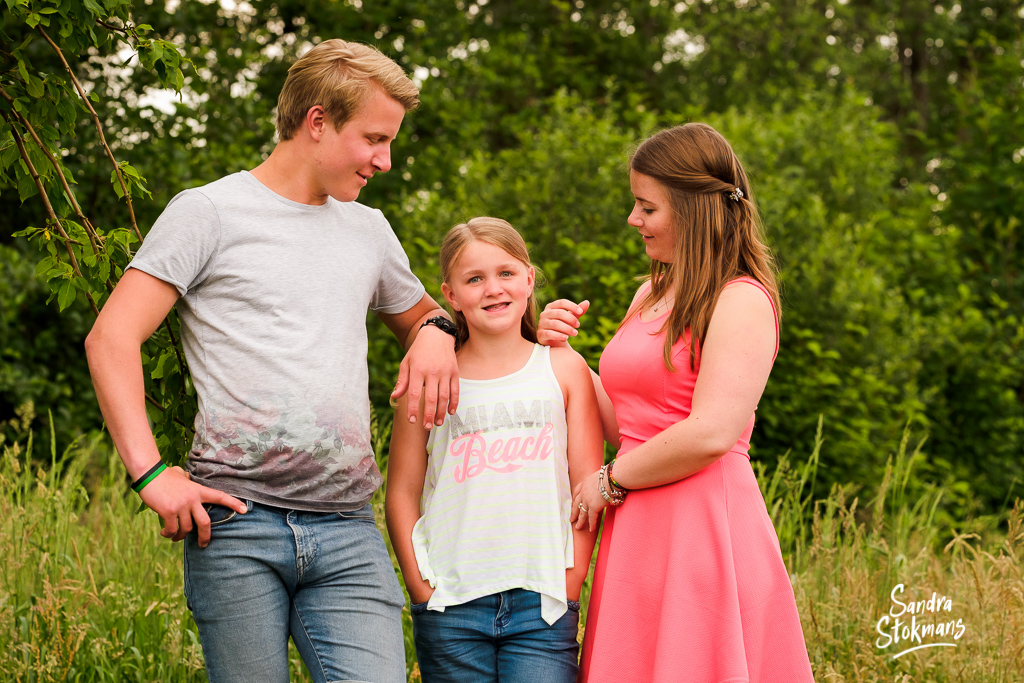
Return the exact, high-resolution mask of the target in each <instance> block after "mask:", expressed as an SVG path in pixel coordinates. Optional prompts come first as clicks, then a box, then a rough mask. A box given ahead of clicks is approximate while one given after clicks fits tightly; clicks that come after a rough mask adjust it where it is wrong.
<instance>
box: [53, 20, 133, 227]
mask: <svg viewBox="0 0 1024 683" xmlns="http://www.w3.org/2000/svg"><path fill="white" fill-rule="evenodd" d="M38 29H39V34H40V35H41V36H43V38H44V39H45V40H46V42H48V43H49V44H50V47H52V48H53V50H54V52H56V53H57V56H58V57H60V61H61V63H62V64H63V65H64V70H65V71H67V73H68V76H70V77H71V82H72V83H74V84H75V89H76V90H78V95H79V96H80V97H81V98H82V101H83V102H84V103H85V106H86V108H88V110H89V113H91V114H92V120H93V121H94V122H95V123H96V131H97V133H99V136H100V144H102V145H103V149H105V150H106V152H107V157H108V158H109V159H110V163H111V164H113V165H114V173H116V174H117V179H118V181H120V183H121V190H122V191H123V192H124V200H125V202H126V203H127V204H128V215H129V216H130V217H131V221H132V228H133V229H134V230H135V235H136V237H138V238H139V242H140V243H141V242H142V233H141V232H140V231H139V225H138V223H137V222H136V221H135V209H134V207H132V198H131V193H129V192H128V185H127V184H126V183H125V182H124V175H122V174H121V167H120V166H118V165H117V160H116V159H114V153H113V152H111V151H110V146H109V145H108V144H107V138H106V136H105V135H104V134H103V124H102V123H100V117H99V114H97V113H96V110H95V109H93V107H92V102H90V101H89V96H88V95H86V93H85V88H83V87H82V84H81V83H79V82H78V78H77V77H76V76H75V72H74V71H72V70H71V66H70V65H69V64H68V61H67V60H66V59H64V53H63V52H61V49H60V48H59V47H58V46H57V43H55V42H53V41H52V40H51V39H50V36H48V35H46V31H44V30H43V27H42V26H39V27H38Z"/></svg>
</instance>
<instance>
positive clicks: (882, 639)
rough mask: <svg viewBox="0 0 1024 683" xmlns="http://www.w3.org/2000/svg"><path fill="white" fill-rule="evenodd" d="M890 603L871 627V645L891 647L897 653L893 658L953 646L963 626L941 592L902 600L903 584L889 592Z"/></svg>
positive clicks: (958, 638) (947, 599)
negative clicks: (873, 637)
mask: <svg viewBox="0 0 1024 683" xmlns="http://www.w3.org/2000/svg"><path fill="white" fill-rule="evenodd" d="M889 600H890V601H891V602H892V606H891V607H889V613H888V614H884V615H882V618H881V619H879V620H878V624H877V625H876V626H875V630H876V631H878V636H879V637H878V639H877V640H876V641H875V647H877V648H878V649H880V650H884V649H886V648H888V647H894V648H895V649H898V650H899V652H897V653H896V654H894V655H893V656H892V658H893V659H896V658H898V657H901V656H903V655H905V654H907V653H908V652H913V651H914V650H920V649H922V648H926V647H956V646H957V641H958V640H960V639H961V638H962V637H963V635H964V633H965V632H966V631H967V627H966V626H964V620H963V619H962V618H958V619H954V618H953V614H952V612H953V601H952V600H950V599H949V598H948V597H946V596H945V595H941V594H939V593H932V595H931V597H930V598H928V599H926V600H917V601H913V602H909V601H906V600H905V599H903V584H902V583H900V584H897V585H896V586H895V587H894V588H893V589H892V592H891V593H889Z"/></svg>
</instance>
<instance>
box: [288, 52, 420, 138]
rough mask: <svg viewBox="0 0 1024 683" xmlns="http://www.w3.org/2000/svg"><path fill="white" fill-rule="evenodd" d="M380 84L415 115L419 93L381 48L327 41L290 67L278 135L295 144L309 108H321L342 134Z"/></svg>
mask: <svg viewBox="0 0 1024 683" xmlns="http://www.w3.org/2000/svg"><path fill="white" fill-rule="evenodd" d="M375 86H377V87H380V88H382V89H383V90H384V92H385V93H387V94H388V96H390V97H391V98H393V99H394V100H396V101H397V102H398V103H399V104H401V105H402V106H403V107H405V110H406V111H412V110H413V109H415V108H416V107H417V106H419V103H420V97H419V96H420V91H419V89H418V88H417V87H416V85H415V84H414V83H413V82H412V81H411V80H410V79H409V77H408V76H406V75H405V71H403V70H402V67H400V66H398V64H396V63H395V62H394V61H393V60H391V59H390V58H388V57H386V56H385V55H384V54H382V53H381V52H380V51H379V50H377V49H376V48H372V47H370V46H369V45H363V44H361V43H350V42H348V41H345V40H341V39H339V38H335V39H332V40H325V41H324V42H322V43H320V44H319V45H317V46H315V47H314V48H313V49H312V50H310V51H309V52H307V53H306V54H304V55H303V56H302V57H300V58H299V59H298V60H297V61H296V62H295V63H294V64H292V67H291V68H290V69H288V78H286V79H285V82H284V87H283V88H282V89H281V95H280V96H279V97H278V99H277V134H278V136H279V137H280V138H281V140H282V141H284V140H290V139H291V138H292V137H294V136H295V132H296V131H297V130H298V128H299V126H301V125H302V122H303V121H304V120H305V118H306V112H308V111H309V109H310V107H314V106H316V105H320V106H322V107H323V108H324V116H325V117H326V118H327V120H328V121H329V122H330V123H331V125H332V126H334V129H335V130H340V129H341V127H342V126H344V125H345V124H346V123H347V122H348V121H349V119H351V118H352V116H353V115H354V114H355V113H356V112H357V111H359V108H360V107H361V106H362V105H363V104H364V103H365V102H366V101H367V100H368V99H370V97H371V96H372V95H373V88H374V87H375Z"/></svg>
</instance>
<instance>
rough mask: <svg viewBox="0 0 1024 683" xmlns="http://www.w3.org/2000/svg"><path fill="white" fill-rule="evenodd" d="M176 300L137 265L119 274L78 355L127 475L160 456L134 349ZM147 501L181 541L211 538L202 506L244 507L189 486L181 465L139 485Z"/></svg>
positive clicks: (170, 535)
mask: <svg viewBox="0 0 1024 683" xmlns="http://www.w3.org/2000/svg"><path fill="white" fill-rule="evenodd" d="M177 299H178V290H176V289H175V288H174V286H173V285H170V284H168V283H166V282H164V281H162V280H159V279H157V278H155V277H153V276H151V275H147V274H146V273H143V272H141V271H139V270H136V269H129V270H128V272H126V273H125V274H124V277H122V278H121V280H120V282H118V284H117V286H116V287H115V288H114V291H113V292H112V293H111V295H110V298H109V299H108V300H107V303H106V305H105V306H104V307H103V310H102V311H100V315H99V317H98V318H97V319H96V323H95V324H94V325H93V328H92V331H90V332H89V336H88V337H87V338H86V340H85V352H86V356H87V358H88V361H89V371H90V372H91V373H92V381H93V385H94V386H95V387H96V397H97V398H98V400H99V404H100V410H101V411H102V413H103V419H104V420H105V421H106V423H107V429H108V430H109V431H110V436H111V438H113V440H114V445H115V446H116V447H117V452H118V454H119V455H120V456H121V460H122V462H124V465H125V467H126V468H127V469H128V475H129V476H130V477H131V478H132V479H133V480H134V479H137V478H138V477H139V476H141V475H142V474H143V473H145V472H146V471H147V470H149V468H151V467H152V466H153V465H155V464H156V463H158V462H159V461H160V453H159V452H158V451H157V447H156V442H155V441H154V440H153V433H152V431H151V430H150V428H149V420H148V418H147V416H146V403H145V389H144V382H143V376H142V356H141V354H140V347H141V346H142V343H143V342H144V341H146V340H147V339H149V336H150V335H151V334H153V331H154V330H156V328H157V326H159V325H160V322H161V321H162V320H163V319H164V318H165V317H166V316H167V313H168V312H169V311H170V310H171V307H172V306H173V305H174V302H175V301H177ZM140 495H141V497H142V500H143V502H144V503H146V505H148V506H149V507H150V508H151V509H153V510H154V511H155V512H156V513H157V514H158V515H160V518H161V519H162V520H163V522H164V528H163V530H162V531H161V532H160V533H161V535H163V536H164V537H165V538H170V539H172V540H175V541H180V540H181V539H183V538H184V537H185V536H186V535H188V533H189V532H190V531H191V530H192V528H193V519H194V520H195V523H196V524H197V525H198V527H199V543H200V545H201V546H205V545H206V544H207V543H209V540H210V518H209V516H208V515H207V514H206V511H205V510H204V509H203V507H202V505H203V503H215V504H217V505H224V506H227V507H231V508H234V509H235V510H238V511H239V512H242V513H244V512H245V510H246V507H245V504H243V503H242V502H241V501H240V500H238V499H237V498H233V497H231V496H229V495H227V494H226V493H222V492H220V491H216V490H214V489H211V488H208V487H205V486H201V485H199V484H195V483H193V482H192V481H191V480H190V479H189V477H188V475H187V474H186V473H185V472H184V470H182V469H181V468H180V467H173V468H170V469H167V470H165V471H164V472H162V473H161V474H160V475H159V476H157V478H156V479H154V480H153V481H152V482H151V483H150V484H149V485H147V486H146V488H144V489H143V490H142V493H141V494H140Z"/></svg>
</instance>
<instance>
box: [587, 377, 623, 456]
mask: <svg viewBox="0 0 1024 683" xmlns="http://www.w3.org/2000/svg"><path fill="white" fill-rule="evenodd" d="M588 369H589V368H588ZM590 379H591V380H592V381H593V383H594V392H595V393H596V394H597V406H598V408H599V409H600V411H601V429H602V430H603V432H604V440H605V441H607V442H608V443H609V444H611V445H612V446H614V447H615V448H618V447H619V446H620V445H621V444H622V439H621V437H620V436H619V421H618V420H616V419H615V408H614V407H613V406H612V400H611V398H609V397H608V392H606V391H605V390H604V385H603V384H601V376H600V375H598V374H597V373H596V372H594V371H593V370H591V371H590Z"/></svg>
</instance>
